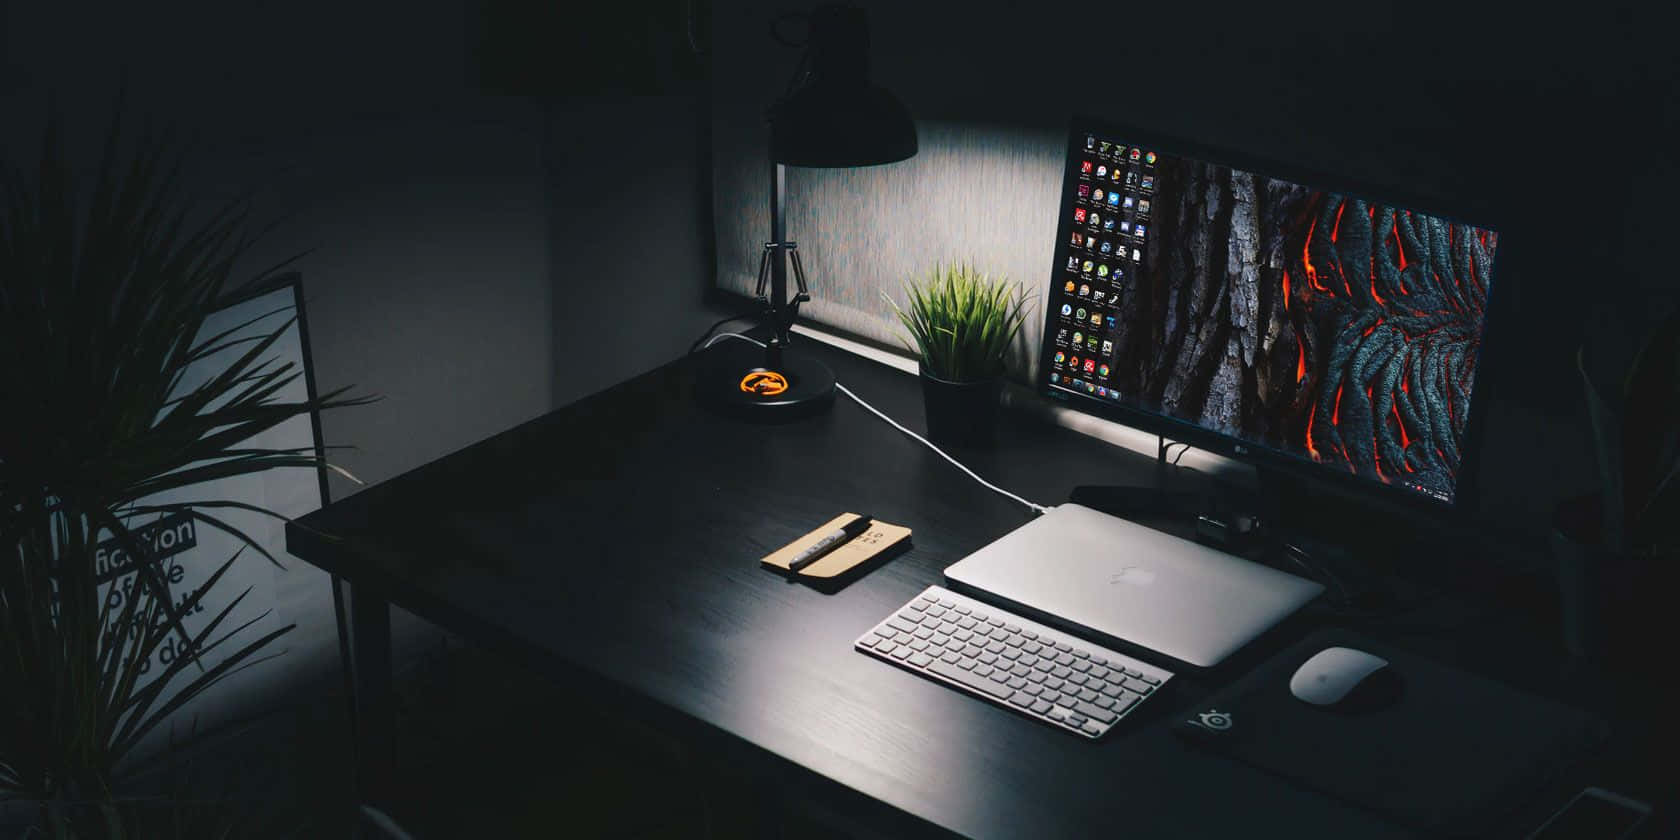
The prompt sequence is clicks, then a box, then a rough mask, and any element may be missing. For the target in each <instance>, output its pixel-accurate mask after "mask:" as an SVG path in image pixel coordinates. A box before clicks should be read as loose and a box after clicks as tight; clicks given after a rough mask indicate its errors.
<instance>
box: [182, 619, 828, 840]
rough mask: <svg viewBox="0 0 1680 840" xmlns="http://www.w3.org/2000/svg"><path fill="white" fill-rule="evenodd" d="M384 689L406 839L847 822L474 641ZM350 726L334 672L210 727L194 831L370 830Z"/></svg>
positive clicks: (685, 834) (797, 829) (784, 832)
mask: <svg viewBox="0 0 1680 840" xmlns="http://www.w3.org/2000/svg"><path fill="white" fill-rule="evenodd" d="M397 691H398V694H399V704H398V705H399V712H398V719H397V722H396V723H397V729H398V773H399V787H400V790H401V799H400V800H399V801H397V802H396V803H394V804H393V806H392V807H391V809H390V810H391V811H393V815H392V816H393V817H394V818H395V820H396V822H398V823H399V824H400V825H401V827H402V828H403V829H404V830H405V831H406V832H408V833H409V834H410V835H411V836H413V837H414V838H416V840H431V838H457V837H459V838H481V837H494V838H520V837H585V838H588V837H603V838H631V837H634V838H663V837H682V838H690V837H698V838H707V837H711V838H737V837H781V836H788V837H794V836H797V837H801V838H805V837H811V838H831V837H841V836H846V835H845V834H844V833H842V832H838V831H835V830H833V829H832V828H828V827H826V826H824V825H820V824H818V823H817V822H816V821H815V819H814V818H813V817H811V816H809V815H805V814H800V813H790V812H788V811H787V810H786V809H782V810H781V811H780V812H767V811H766V810H765V809H764V808H763V807H761V805H760V804H758V803H755V801H754V800H753V798H752V797H751V795H750V792H751V791H753V790H760V789H762V787H761V785H759V784H755V782H754V781H753V780H751V779H748V778H746V777H744V776H743V775H742V774H741V772H740V771H739V770H737V769H735V768H732V767H729V766H727V765H723V764H719V763H717V762H714V761H710V760H708V759H707V758H706V757H704V756H699V755H696V754H694V753H693V752H692V751H690V750H689V749H688V748H686V747H684V746H683V745H682V744H680V743H678V742H677V741H675V740H673V739H670V738H668V737H666V736H664V735H663V734H661V733H660V732H658V731H656V730H655V729H653V728H650V727H647V726H644V725H641V724H639V723H637V722H635V721H634V720H630V719H627V718H626V716H624V715H620V714H616V713H615V712H614V710H612V709H610V708H608V707H606V706H603V705H602V703H601V702H600V701H599V700H598V699H597V698H592V697H588V696H580V695H579V694H577V693H575V692H572V691H569V690H568V689H567V687H566V686H560V685H554V684H552V683H548V682H546V681H544V680H541V679H537V678H535V677H533V676H531V675H528V674H526V673H524V672H523V671H521V670H520V669H518V668H516V667H512V666H508V665H505V664H503V663H501V662H500V661H498V660H496V659H494V658H492V657H491V656H490V655H488V654H484V653H481V652H479V651H476V650H473V649H469V648H463V647H462V646H460V645H457V644H447V645H439V646H438V647H436V648H435V649H433V650H431V651H429V652H428V653H426V654H425V655H424V656H423V657H422V659H421V662H420V663H419V664H418V665H417V666H416V667H414V668H413V669H412V670H410V671H408V672H407V673H404V674H401V675H399V677H398V680H397ZM349 731H350V730H349V724H348V712H347V705H346V704H345V703H344V698H343V694H342V692H341V691H340V690H339V687H338V686H337V685H332V686H328V687H324V688H322V689H321V690H319V691H316V692H312V693H311V696H310V697H308V698H305V699H302V700H300V701H298V702H296V703H293V704H291V705H290V706H288V707H286V708H283V709H281V710H280V711H278V712H276V713H275V714H273V715H271V716H269V717H267V718H266V719H264V720H263V721H261V722H259V723H256V724H254V725H252V726H251V727H249V728H247V729H246V730H244V731H241V732H238V733H234V734H230V735H228V736H227V737H225V738H223V739H221V740H220V741H219V742H218V743H217V744H215V745H214V747H213V748H211V749H209V750H207V753H208V755H207V756H206V757H205V759H204V760H203V761H201V762H199V763H198V764H197V765H196V766H195V768H194V770H195V772H194V774H193V785H194V787H195V788H196V789H197V791H198V792H199V795H200V796H204V797H207V798H211V799H215V800H218V802H217V804H216V805H215V806H214V807H211V806H208V805H207V806H206V807H205V808H204V809H202V810H204V811H206V812H209V811H214V813H212V814H206V815H204V816H205V818H204V819H202V820H201V825H202V826H203V830H204V831H205V832H206V833H207V834H219V833H220V828H222V827H224V826H229V825H235V826H237V829H236V830H235V831H234V832H233V833H232V834H231V835H230V836H238V837H246V836H261V837H309V838H315V837H350V836H361V837H370V838H380V840H383V837H384V836H385V835H382V834H380V833H378V832H376V831H370V830H367V828H366V825H365V824H363V825H362V826H358V817H357V812H356V809H355V807H354V799H353V794H352V774H351V767H352V754H351V750H350V746H349V745H350V738H349ZM224 786H225V787H224ZM225 789H231V791H232V792H233V794H234V795H233V796H231V797H230V796H226V795H224V794H223V793H222V792H221V791H223V790H225ZM358 827H360V828H362V833H361V834H360V835H357V834H356V831H357V829H358ZM181 836H198V830H197V829H195V830H194V831H191V832H187V833H185V834H183V835H181Z"/></svg>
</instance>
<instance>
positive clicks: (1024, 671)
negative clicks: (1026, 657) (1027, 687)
mask: <svg viewBox="0 0 1680 840" xmlns="http://www.w3.org/2000/svg"><path fill="white" fill-rule="evenodd" d="M1032 672H1033V670H1032V669H1031V668H1028V667H1027V666H1025V665H1022V664H1020V663H1019V662H1017V663H1015V664H1014V665H1011V666H1009V673H1011V674H1014V675H1015V676H1017V677H1025V676H1026V675H1028V674H1030V673H1032Z"/></svg>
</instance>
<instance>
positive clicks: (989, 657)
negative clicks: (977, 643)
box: [975, 650, 998, 665]
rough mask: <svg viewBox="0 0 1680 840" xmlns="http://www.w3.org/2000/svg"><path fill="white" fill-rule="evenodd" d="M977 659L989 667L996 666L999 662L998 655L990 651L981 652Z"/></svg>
mask: <svg viewBox="0 0 1680 840" xmlns="http://www.w3.org/2000/svg"><path fill="white" fill-rule="evenodd" d="M975 659H978V660H980V661H981V662H984V663H986V664H987V665H996V664H997V661H998V658H997V654H995V653H992V652H991V651H989V650H983V651H980V655H979V656H977V657H975Z"/></svg>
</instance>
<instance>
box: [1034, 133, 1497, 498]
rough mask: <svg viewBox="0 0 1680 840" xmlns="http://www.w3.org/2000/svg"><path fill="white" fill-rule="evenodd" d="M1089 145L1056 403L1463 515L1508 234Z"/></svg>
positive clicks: (1055, 373) (1056, 302)
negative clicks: (1192, 427)
mask: <svg viewBox="0 0 1680 840" xmlns="http://www.w3.org/2000/svg"><path fill="white" fill-rule="evenodd" d="M1086 144H1087V145H1090V146H1091V147H1092V148H1091V150H1090V151H1091V154H1089V156H1087V155H1086V153H1085V150H1083V149H1081V147H1080V145H1079V144H1078V143H1077V142H1076V145H1075V146H1074V155H1073V160H1072V162H1071V163H1072V170H1071V173H1070V177H1069V179H1068V183H1069V185H1070V186H1069V189H1070V193H1071V194H1070V195H1069V196H1067V198H1068V199H1069V200H1070V201H1072V202H1073V203H1074V206H1075V211H1074V214H1073V216H1074V222H1073V224H1072V227H1071V228H1070V229H1064V230H1063V231H1062V232H1061V236H1062V237H1063V242H1062V248H1061V249H1060V253H1061V254H1062V256H1059V257H1058V260H1059V264H1058V271H1059V272H1063V273H1065V274H1066V279H1065V280H1063V279H1061V275H1058V280H1057V281H1056V282H1055V286H1054V288H1053V289H1052V297H1051V302H1052V305H1051V306H1050V307H1049V309H1050V313H1049V314H1050V323H1049V325H1048V326H1049V328H1048V329H1047V330H1046V336H1047V339H1049V342H1048V343H1047V345H1046V351H1047V360H1048V362H1049V364H1048V365H1047V366H1046V369H1047V371H1048V374H1047V376H1048V379H1049V384H1050V385H1051V387H1052V388H1061V389H1063V390H1072V391H1075V392H1076V393H1081V394H1084V395H1086V396H1096V397H1098V398H1099V399H1102V398H1103V397H1104V395H1105V394H1106V396H1107V398H1108V399H1112V400H1115V401H1124V402H1126V403H1127V404H1130V405H1134V406H1136V407H1141V408H1145V409H1148V410H1152V411H1157V412H1160V413H1163V414H1166V415H1169V416H1172V417H1175V418H1178V419H1181V420H1187V421H1191V422H1194V423H1196V424H1198V425H1200V426H1203V427H1204V428H1208V429H1211V430H1215V431H1219V432H1223V433H1226V434H1230V435H1234V436H1237V437H1240V438H1243V439H1246V440H1249V441H1253V442H1256V443H1260V444H1263V445H1266V446H1270V447H1273V448H1277V449H1282V450H1284V451H1287V452H1291V453H1294V454H1298V455H1301V456H1304V457H1307V458H1310V459H1312V460H1315V461H1317V462H1319V463H1322V464H1327V465H1331V466H1334V467H1337V468H1340V469H1343V470H1346V471H1348V472H1351V473H1354V474H1357V475H1359V476H1362V477H1365V478H1370V479H1375V480H1379V481H1382V482H1384V483H1388V484H1396V485H1400V486H1404V487H1408V488H1411V489H1413V490H1416V491H1418V492H1422V493H1425V494H1427V495H1429V496H1432V497H1434V498H1437V499H1440V500H1443V501H1450V500H1451V499H1452V497H1453V494H1454V491H1455V487H1456V484H1457V475H1458V469H1459V465H1460V462H1461V458H1462V455H1463V452H1462V450H1463V442H1464V435H1465V424H1466V419H1467V417H1468V408H1469V403H1470V389H1471V384H1472V382H1473V381H1474V378H1475V372H1476V359H1477V351H1478V350H1479V346H1480V340H1481V330H1482V324H1483V314H1484V311H1485V307H1486V305H1487V294H1488V286H1489V279H1490V274H1491V271H1492V267H1493V254H1494V250H1495V248H1496V246H1497V245H1498V236H1497V234H1495V233H1493V232H1491V231H1488V230H1483V229H1480V228H1476V227H1472V226H1469V225H1466V224H1463V223H1459V222H1454V221H1448V220H1446V219H1442V218H1439V217H1435V216H1430V215H1425V214H1422V213H1418V212H1414V211H1411V210H1407V209H1405V208H1401V207H1395V206H1392V205H1386V204H1376V203H1369V202H1367V201H1365V200H1362V199H1360V198H1355V197H1351V196H1346V195H1341V194H1337V193H1333V192H1326V191H1322V190H1315V189H1312V188H1310V187H1306V186H1303V185H1300V184H1296V183H1292V182H1288V181H1283V180H1278V179H1273V178H1266V177H1263V176H1258V175H1255V174H1252V173H1248V172H1243V171H1238V170H1233V169H1231V168H1230V167H1226V166H1220V165H1214V164H1208V163H1203V162H1199V161H1195V160H1190V159H1185V158H1178V157H1172V156H1168V155H1165V154H1158V153H1156V152H1154V151H1152V150H1140V149H1137V148H1135V147H1127V146H1126V145H1124V144H1120V143H1107V142H1104V143H1101V145H1100V146H1098V145H1097V144H1096V143H1094V142H1093V141H1091V140H1087V141H1086ZM1103 151H1106V152H1107V154H1103V153H1102V152H1103ZM1104 176H1107V177H1104ZM1115 193H1119V196H1118V197H1116V196H1115ZM1122 202H1123V204H1122ZM1081 211H1084V212H1081ZM1104 211H1107V212H1104ZM1093 220H1094V223H1093ZM1105 244H1106V245H1107V246H1108V247H1105ZM1087 257H1089V258H1087ZM1087 281H1088V282H1087ZM1087 286H1094V287H1095V291H1094V292H1090V293H1087V292H1086V287H1087ZM1064 298H1065V300H1066V303H1064V302H1063V299H1064ZM1080 304H1083V306H1081V305H1080ZM1070 307H1078V308H1077V309H1075V310H1074V311H1072V312H1069V311H1068V310H1069V308H1070ZM1087 310H1089V312H1088V313H1087ZM1081 351H1084V352H1081ZM1069 362H1072V365H1071V370H1070V369H1069V368H1070V365H1069ZM1098 374H1101V376H1098ZM1076 377H1077V378H1076Z"/></svg>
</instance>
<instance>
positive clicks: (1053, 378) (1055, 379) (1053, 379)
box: [1050, 371, 1062, 385]
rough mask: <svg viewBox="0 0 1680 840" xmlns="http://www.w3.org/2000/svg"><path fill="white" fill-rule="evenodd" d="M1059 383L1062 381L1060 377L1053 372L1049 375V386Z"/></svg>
mask: <svg viewBox="0 0 1680 840" xmlns="http://www.w3.org/2000/svg"><path fill="white" fill-rule="evenodd" d="M1060 381H1062V377H1061V376H1060V375H1058V374H1057V373H1055V372H1054V371H1052V372H1051V373H1050V384H1051V385H1054V384H1056V383H1057V382H1060Z"/></svg>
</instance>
